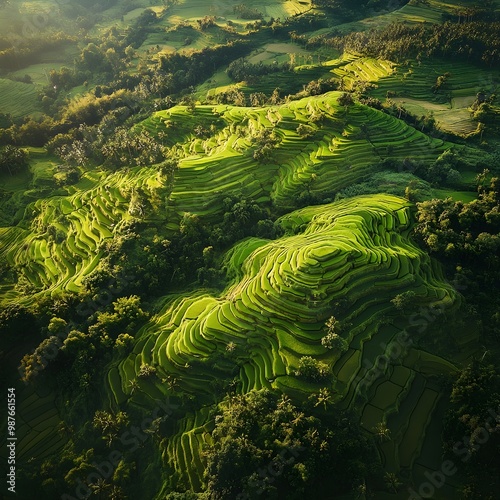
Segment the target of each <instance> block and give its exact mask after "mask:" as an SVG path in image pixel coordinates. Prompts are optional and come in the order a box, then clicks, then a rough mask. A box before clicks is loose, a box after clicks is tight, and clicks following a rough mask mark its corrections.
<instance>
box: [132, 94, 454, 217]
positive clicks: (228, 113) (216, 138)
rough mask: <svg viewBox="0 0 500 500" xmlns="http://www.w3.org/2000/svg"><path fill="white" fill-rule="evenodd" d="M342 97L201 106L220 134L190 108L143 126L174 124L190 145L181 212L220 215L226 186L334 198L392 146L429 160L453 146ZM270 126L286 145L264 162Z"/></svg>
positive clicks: (180, 186)
mask: <svg viewBox="0 0 500 500" xmlns="http://www.w3.org/2000/svg"><path fill="white" fill-rule="evenodd" d="M339 96H340V93H339V92H330V93H327V94H324V95H322V96H320V97H309V98H305V99H301V100H298V101H292V102H290V103H288V104H286V105H279V106H268V107H264V108H241V107H234V106H225V105H218V106H206V105H203V106H197V108H196V111H195V115H194V117H197V118H198V119H200V120H202V121H203V120H204V121H205V122H206V123H207V126H208V124H211V123H214V122H215V117H214V115H215V116H216V117H217V118H218V119H219V122H220V121H222V125H221V126H219V130H218V131H217V133H216V134H214V135H211V136H210V137H208V138H203V139H202V138H198V137H196V136H195V135H194V134H193V132H192V128H191V129H190V128H189V127H188V126H187V124H188V123H189V121H190V120H193V119H194V117H193V116H191V117H190V116H189V115H188V113H187V108H185V107H179V106H178V107H175V108H172V109H171V110H168V111H161V112H158V113H156V114H155V115H153V116H152V118H151V119H149V120H147V121H146V122H144V124H143V125H142V126H143V127H145V128H146V129H147V130H148V131H150V132H153V133H155V132H158V131H161V130H164V127H165V125H164V124H165V123H170V128H169V129H168V130H169V132H168V133H169V134H171V138H172V139H171V140H177V141H181V142H182V143H183V144H184V146H183V147H184V151H185V153H186V157H185V158H184V159H183V160H182V161H181V164H180V169H179V172H178V174H177V176H176V180H175V186H174V189H173V192H172V194H171V206H172V208H173V209H174V210H175V212H176V213H177V214H178V215H177V216H180V214H182V213H183V212H193V213H199V214H203V215H209V214H215V213H216V212H217V210H218V208H220V202H221V198H220V196H221V193H222V192H223V193H231V192H233V193H237V192H242V193H243V194H244V195H246V196H248V197H253V198H254V199H258V200H260V201H265V200H266V199H270V200H272V201H273V203H274V204H276V205H277V206H280V207H286V208H288V207H289V205H290V200H292V199H294V198H296V197H297V196H299V195H300V194H301V193H303V192H305V191H309V192H311V193H313V194H316V195H319V196H323V197H324V198H325V199H326V198H330V199H331V198H332V197H333V196H334V195H335V192H336V191H337V190H339V189H341V188H342V187H344V186H347V185H349V184H351V183H354V182H356V181H359V180H360V179H362V178H363V177H364V176H367V175H368V173H369V171H372V170H370V166H371V165H373V164H374V163H376V162H377V161H379V160H381V159H383V158H385V157H387V151H388V150H387V146H388V145H391V148H392V149H391V156H393V157H396V158H397V157H399V158H406V157H411V156H418V157H419V159H420V160H422V161H426V160H427V161H431V160H433V159H435V158H436V157H437V156H438V155H439V154H440V153H441V152H442V151H443V150H444V149H445V148H446V145H445V144H444V143H443V141H441V140H436V139H430V138H429V137H427V136H425V135H424V134H422V133H420V132H418V131H417V130H415V129H413V128H412V127H409V126H408V125H406V124H405V123H404V122H403V121H400V120H396V119H394V118H392V117H390V116H387V115H385V114H384V113H381V112H379V111H376V110H374V109H372V108H368V107H366V106H362V105H354V106H352V107H349V109H347V110H346V109H344V107H342V106H339V105H338V103H337V99H338V97H339ZM172 122H173V126H172ZM300 124H308V125H310V126H311V127H312V130H313V131H314V132H315V134H314V137H313V138H309V139H308V140H304V139H303V138H301V136H300V135H299V134H298V133H297V131H296V129H297V127H298V125H300ZM264 129H272V130H274V133H275V134H276V135H277V137H278V138H279V139H280V143H279V144H278V146H277V147H276V148H275V150H274V151H273V154H272V157H271V160H269V162H267V163H265V164H261V163H258V162H256V161H255V160H254V159H253V157H252V152H253V150H254V148H255V144H254V138H255V137H256V136H257V135H258V134H259V132H260V131H262V130H264ZM170 130H171V131H172V132H170ZM201 200H203V201H201Z"/></svg>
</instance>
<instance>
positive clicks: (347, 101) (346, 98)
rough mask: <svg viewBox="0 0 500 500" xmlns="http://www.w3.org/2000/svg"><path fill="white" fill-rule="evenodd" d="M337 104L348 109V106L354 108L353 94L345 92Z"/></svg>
mask: <svg viewBox="0 0 500 500" xmlns="http://www.w3.org/2000/svg"><path fill="white" fill-rule="evenodd" d="M337 102H338V103H339V105H340V106H344V107H345V108H347V107H348V106H352V105H353V104H354V99H353V98H352V94H350V93H349V92H343V93H342V95H341V96H340V97H339V98H338V99H337Z"/></svg>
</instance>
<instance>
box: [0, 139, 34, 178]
mask: <svg viewBox="0 0 500 500" xmlns="http://www.w3.org/2000/svg"><path fill="white" fill-rule="evenodd" d="M28 165H29V155H28V152H27V151H26V150H24V149H20V148H17V147H15V146H5V147H4V148H0V174H5V173H8V174H9V175H14V174H17V173H19V172H21V171H22V170H24V169H26V168H27V167H28Z"/></svg>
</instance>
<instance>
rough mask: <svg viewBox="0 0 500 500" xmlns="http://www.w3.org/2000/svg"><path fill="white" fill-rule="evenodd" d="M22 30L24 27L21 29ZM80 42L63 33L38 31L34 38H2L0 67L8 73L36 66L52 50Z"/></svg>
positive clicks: (0, 43) (0, 40) (0, 42)
mask: <svg viewBox="0 0 500 500" xmlns="http://www.w3.org/2000/svg"><path fill="white" fill-rule="evenodd" d="M20 28H21V29H20V31H21V30H22V26H21V27H20ZM77 42H78V40H77V38H76V37H75V36H72V35H68V34H67V33H64V32H62V31H57V32H49V33H44V32H41V31H38V30H36V32H35V33H34V34H33V36H16V37H15V38H14V39H9V38H7V37H5V38H1V37H0V47H2V49H1V50H0V67H1V68H2V69H3V70H7V71H16V70H18V69H20V68H24V67H26V66H29V65H30V64H36V63H37V62H39V59H40V57H41V56H42V55H43V54H44V53H47V52H49V51H51V50H57V49H61V48H62V47H67V46H69V45H74V44H76V43H77Z"/></svg>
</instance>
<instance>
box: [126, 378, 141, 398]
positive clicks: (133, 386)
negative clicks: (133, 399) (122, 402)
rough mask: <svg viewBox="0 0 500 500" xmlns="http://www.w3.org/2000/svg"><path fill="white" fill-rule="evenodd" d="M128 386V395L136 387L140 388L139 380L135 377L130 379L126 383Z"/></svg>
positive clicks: (132, 392)
mask: <svg viewBox="0 0 500 500" xmlns="http://www.w3.org/2000/svg"><path fill="white" fill-rule="evenodd" d="M128 385H129V387H130V395H131V396H132V394H134V392H135V391H136V390H137V389H140V386H139V382H137V380H136V379H133V380H130V381H129V383H128Z"/></svg>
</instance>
